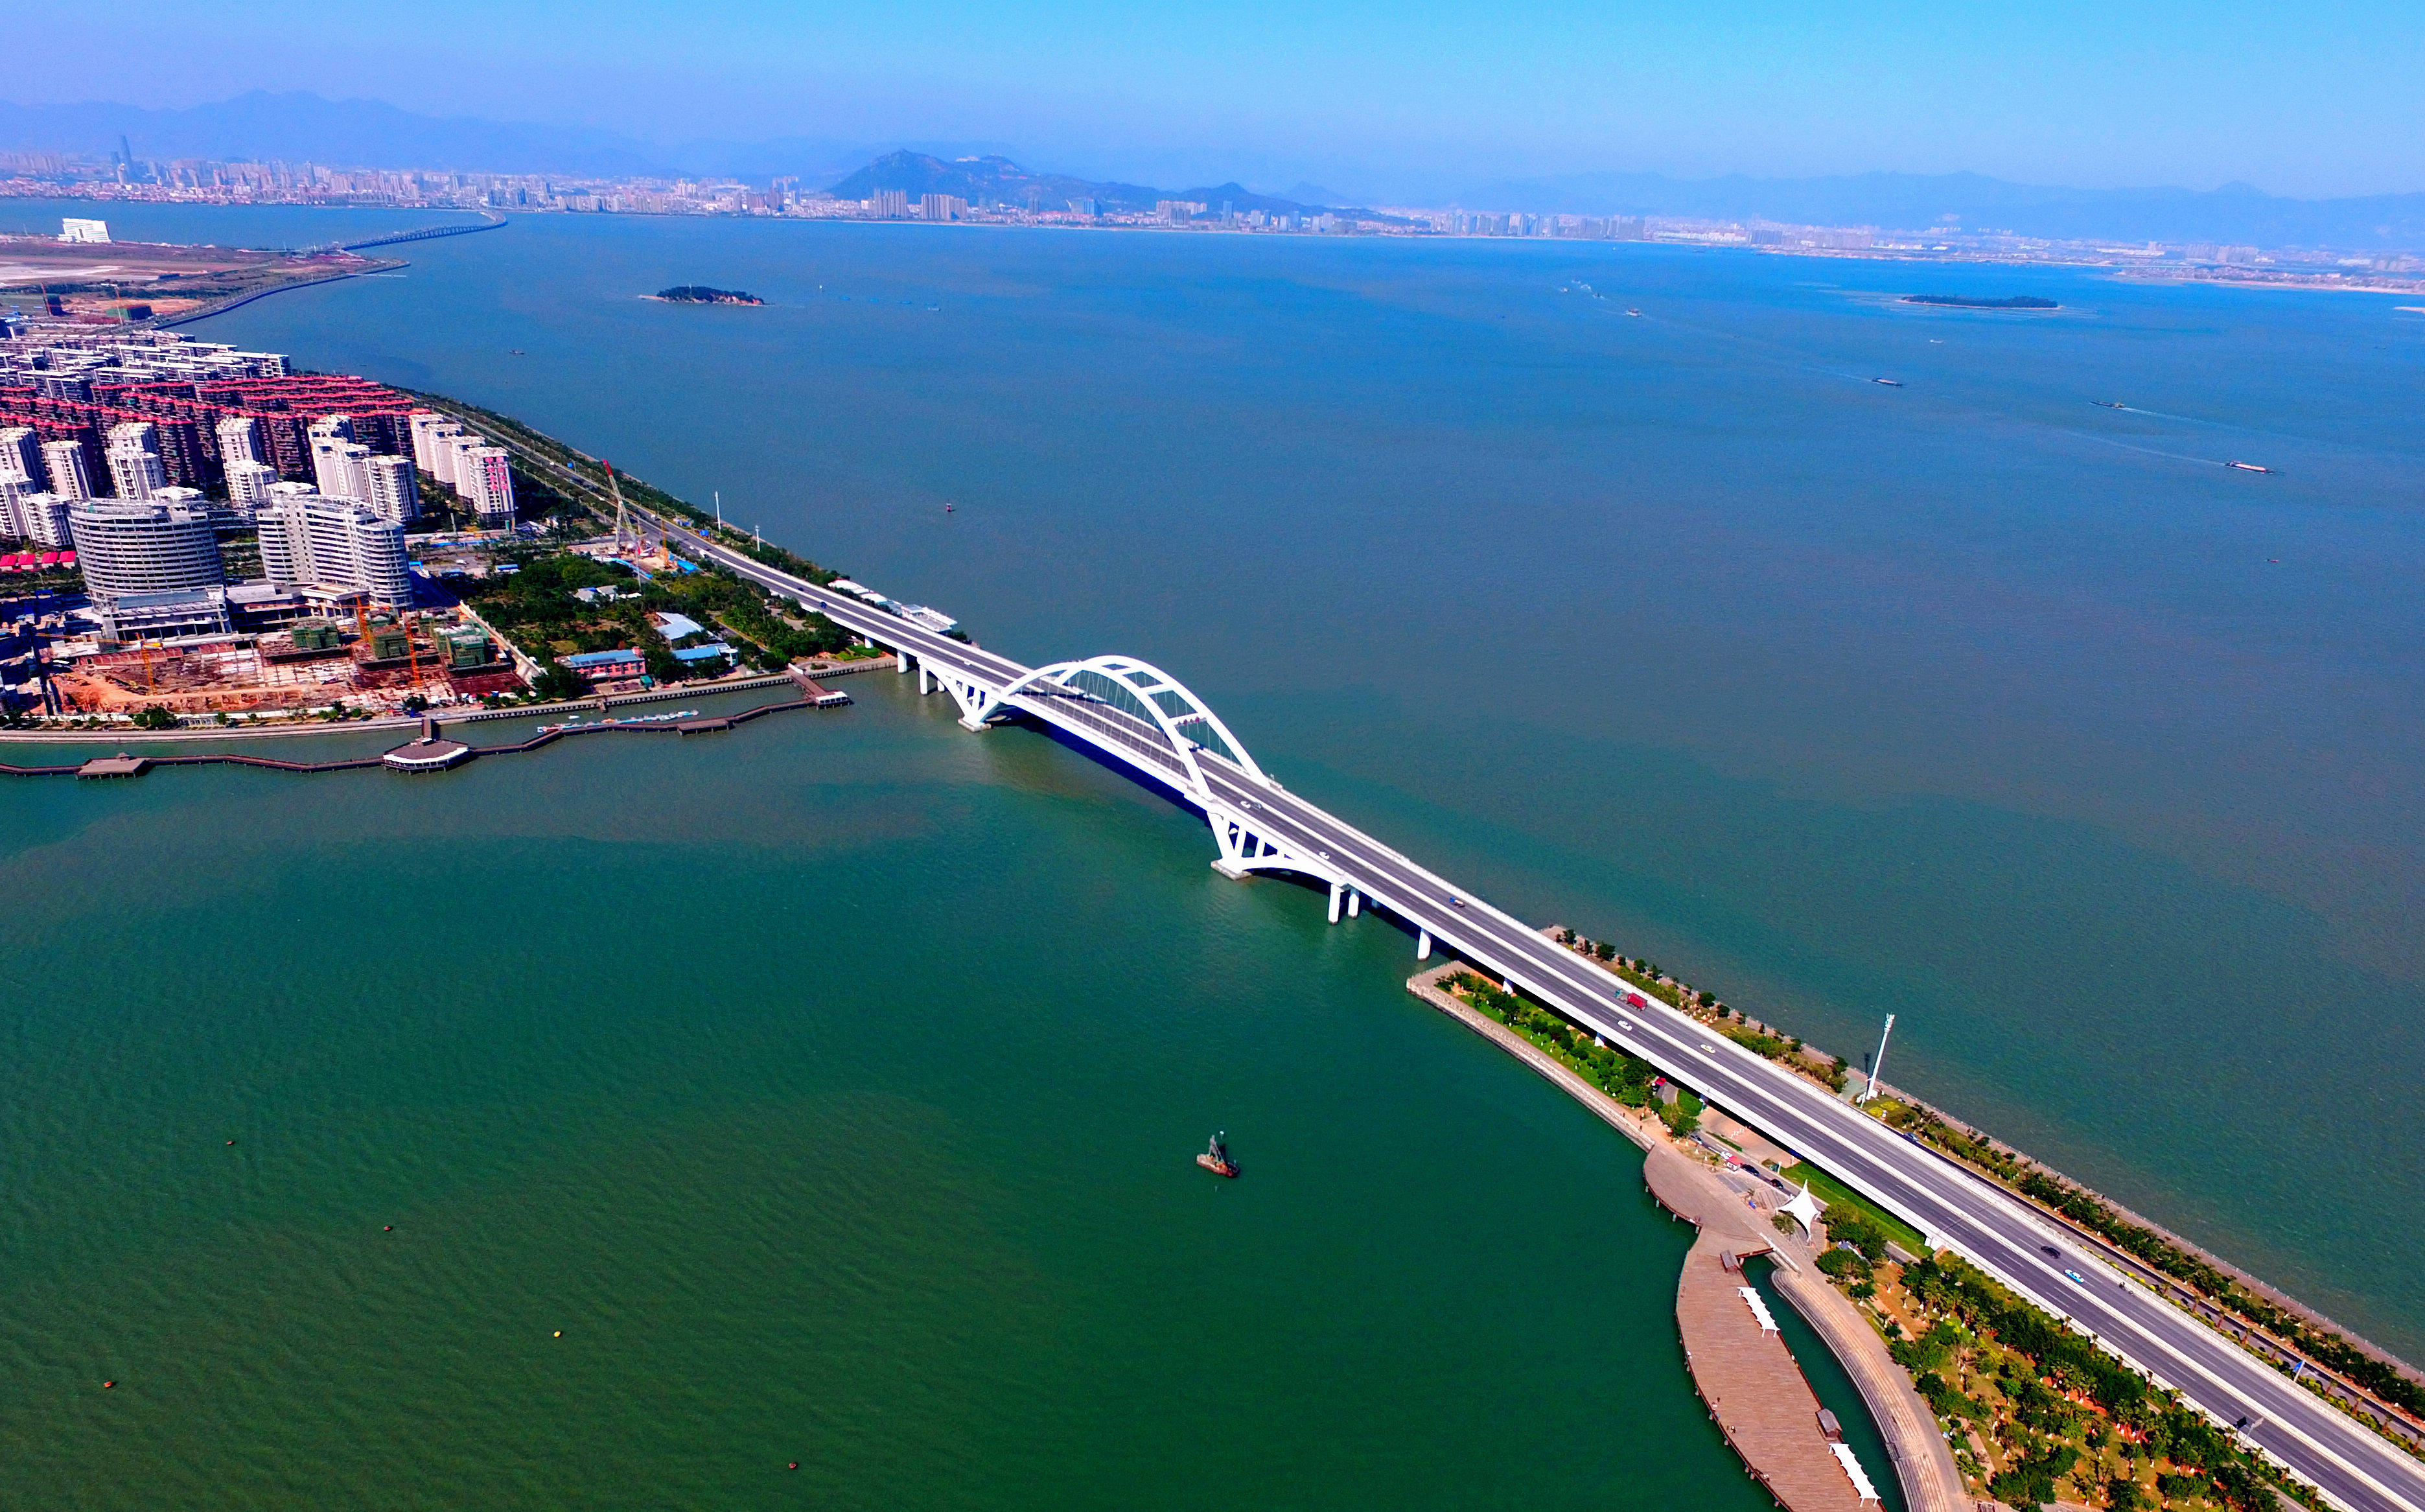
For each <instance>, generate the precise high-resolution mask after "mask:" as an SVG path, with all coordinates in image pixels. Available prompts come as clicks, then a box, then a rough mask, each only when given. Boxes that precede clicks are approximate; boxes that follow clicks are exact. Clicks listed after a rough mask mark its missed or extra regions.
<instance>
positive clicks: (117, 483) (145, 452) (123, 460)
mask: <svg viewBox="0 0 2425 1512" xmlns="http://www.w3.org/2000/svg"><path fill="white" fill-rule="evenodd" d="M107 456H108V458H109V488H110V491H111V492H112V493H115V494H117V495H118V496H119V497H120V498H121V499H134V500H142V499H148V498H150V497H152V494H153V491H154V490H157V489H164V488H167V487H168V486H169V474H168V470H167V469H166V468H165V467H164V466H162V465H161V461H160V433H159V431H158V430H157V429H155V428H154V427H153V426H152V424H151V423H150V422H149V421H143V420H127V421H121V422H120V423H119V424H118V425H115V426H110V427H109V450H108V453H107Z"/></svg>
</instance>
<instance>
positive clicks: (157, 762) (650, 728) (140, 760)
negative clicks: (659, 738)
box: [0, 698, 818, 777]
mask: <svg viewBox="0 0 2425 1512" xmlns="http://www.w3.org/2000/svg"><path fill="white" fill-rule="evenodd" d="M816 707H818V702H817V700H815V699H813V698H807V699H794V700H789V701H787V702H783V703H762V704H760V705H759V706H758V707H756V708H754V709H744V710H743V711H741V712H740V713H738V714H732V715H718V716H714V717H713V718H708V719H697V720H672V719H650V720H614V721H608V722H602V723H599V724H594V725H553V726H549V727H548V728H546V729H543V730H541V731H540V732H538V734H536V735H533V736H532V737H531V738H530V739H528V740H522V741H516V742H514V743H513V744H511V745H501V746H472V747H467V748H465V749H466V750H467V752H468V753H469V755H470V756H474V757H479V756H519V755H521V754H522V753H523V752H525V751H534V750H540V749H544V748H547V747H549V746H553V745H554V744H555V743H556V742H557V741H559V740H565V739H569V738H570V737H571V736H574V735H594V734H600V733H603V732H622V733H625V734H662V735H687V734H699V733H702V732H706V731H708V730H730V729H733V728H735V727H737V726H740V725H745V724H747V723H748V722H749V721H751V720H752V719H758V718H763V716H767V715H770V714H785V713H789V712H790V711H792V710H794V709H813V708H816ZM286 733H295V732H286ZM393 765H394V764H393V763H392V762H390V761H389V760H388V757H387V753H381V754H379V755H376V756H349V757H345V758H344V759H342V760H339V761H333V762H283V761H280V760H278V759H277V758H275V757H270V756H242V755H238V754H236V753H234V752H232V751H210V752H198V753H196V754H194V755H190V756H143V757H129V756H125V755H123V754H121V755H120V756H118V757H102V758H97V759H96V760H95V761H91V762H80V763H75V764H58V765H43V766H21V765H16V764H9V763H6V762H0V777H86V776H89V777H136V776H140V775H141V774H142V773H143V772H144V771H147V770H149V769H150V768H152V767H154V766H259V767H264V768H265V769H267V770H269V771H273V772H311V773H316V772H355V771H362V770H365V769H367V768H369V767H374V766H390V767H393Z"/></svg>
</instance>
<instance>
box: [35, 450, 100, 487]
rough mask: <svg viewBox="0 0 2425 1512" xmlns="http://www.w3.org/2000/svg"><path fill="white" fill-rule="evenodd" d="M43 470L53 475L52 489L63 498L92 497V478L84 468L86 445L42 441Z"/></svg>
mask: <svg viewBox="0 0 2425 1512" xmlns="http://www.w3.org/2000/svg"><path fill="white" fill-rule="evenodd" d="M42 471H44V472H46V473H48V474H50V475H51V491H52V492H53V493H56V494H57V495H58V496H59V497H60V498H62V499H89V498H91V497H92V478H91V475H88V473H86V472H85V470H84V445H83V443H82V442H73V441H46V442H42Z"/></svg>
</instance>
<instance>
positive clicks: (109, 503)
mask: <svg viewBox="0 0 2425 1512" xmlns="http://www.w3.org/2000/svg"><path fill="white" fill-rule="evenodd" d="M68 529H69V531H70V532H71V533H72V535H73V537H74V538H75V552H76V566H77V568H78V569H80V570H81V571H83V573H84V584H85V588H86V590H87V591H88V592H89V593H90V594H91V595H92V606H93V607H94V608H95V609H96V610H98V611H100V614H101V619H102V623H103V624H104V626H106V627H107V628H108V631H109V633H110V635H113V636H115V637H117V638H120V639H124V638H126V637H127V636H129V635H197V634H201V635H208V634H213V633H216V632H219V631H224V630H226V629H227V622H228V621H227V594H226V591H225V590H224V589H223V587H221V585H222V584H224V583H225V582H226V581H227V573H226V570H225V569H224V568H223V567H222V566H221V564H220V562H219V542H218V538H217V536H216V535H215V534H213V533H212V530H211V514H210V510H209V509H208V508H206V507H203V506H202V505H201V501H200V500H199V499H197V500H196V501H194V502H193V503H192V504H186V503H185V502H183V501H177V502H160V501H153V502H151V503H137V502H133V501H129V500H123V499H80V500H77V501H76V502H75V503H74V504H73V505H72V506H70V507H69V509H68Z"/></svg>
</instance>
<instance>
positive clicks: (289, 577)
mask: <svg viewBox="0 0 2425 1512" xmlns="http://www.w3.org/2000/svg"><path fill="white" fill-rule="evenodd" d="M293 488H295V485H293V484H281V485H280V486H279V489H280V492H279V493H278V494H277V495H276V498H275V502H273V503H272V504H270V505H269V506H268V507H265V508H264V509H263V510H262V511H261V514H260V516H259V521H260V526H261V567H262V571H263V572H264V573H265V575H266V576H267V577H268V579H269V581H270V582H272V583H273V584H276V585H277V586H279V587H323V588H340V589H348V590H352V591H355V592H360V593H366V594H368V595H369V596H370V597H371V598H372V599H373V600H375V601H377V602H378V603H384V604H388V605H391V606H393V607H395V608H406V607H410V604H411V603H412V569H411V566H410V561H409V559H408V558H407V556H406V555H405V549H404V527H403V526H402V525H400V524H397V523H393V522H392V521H387V520H382V519H380V518H379V517H378V514H377V511H375V510H373V509H372V508H371V507H369V506H368V505H363V504H356V503H354V502H352V501H350V500H345V499H328V498H320V497H317V496H314V495H311V494H306V493H301V492H299V491H297V492H286V490H290V489H293Z"/></svg>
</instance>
